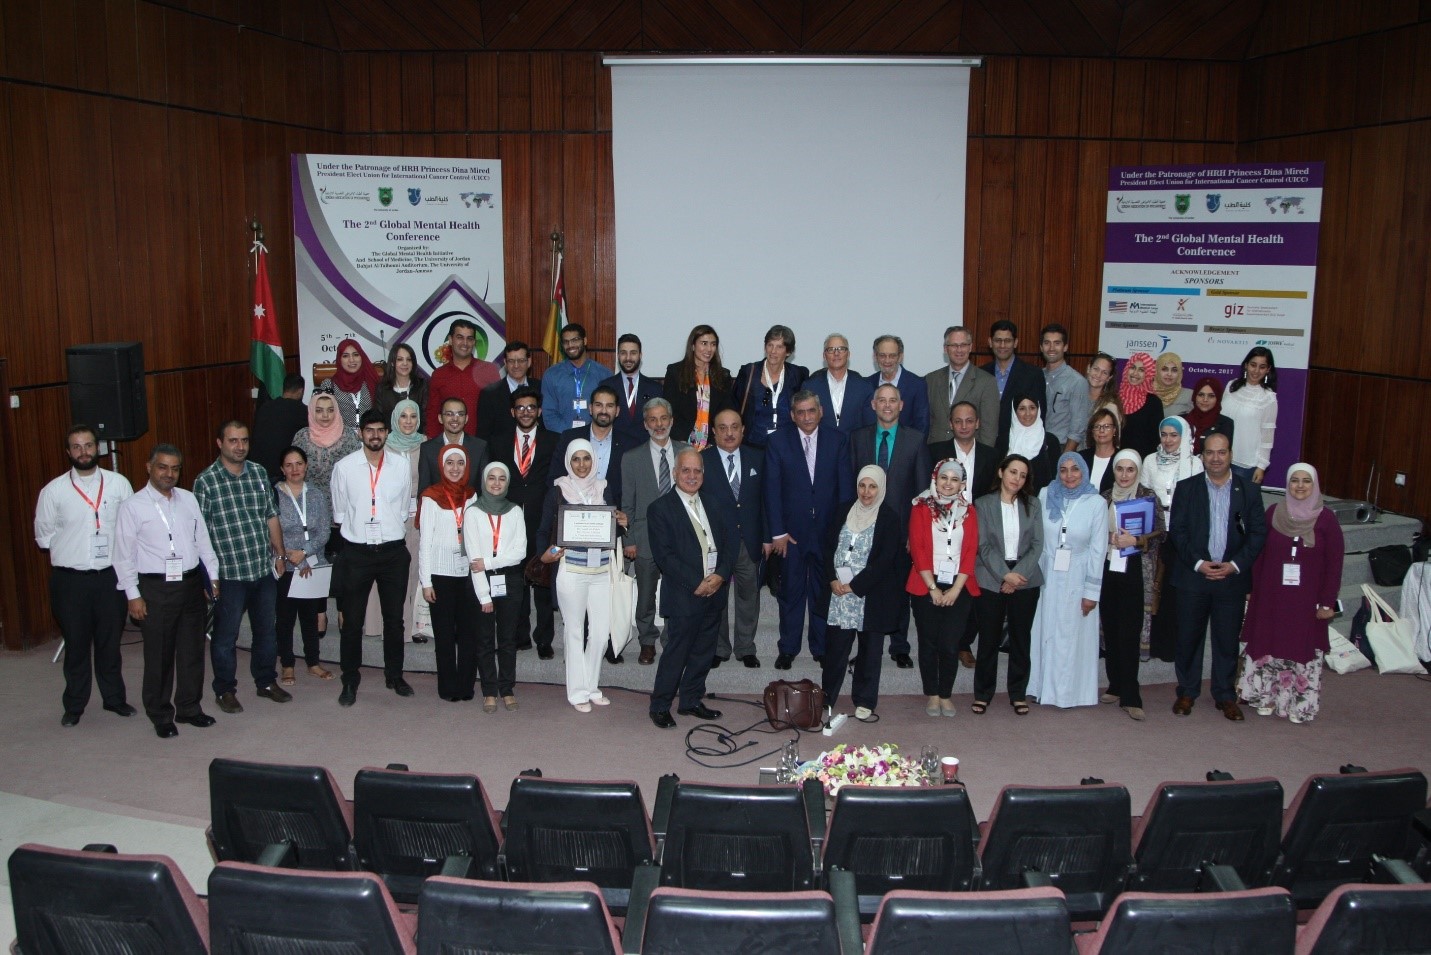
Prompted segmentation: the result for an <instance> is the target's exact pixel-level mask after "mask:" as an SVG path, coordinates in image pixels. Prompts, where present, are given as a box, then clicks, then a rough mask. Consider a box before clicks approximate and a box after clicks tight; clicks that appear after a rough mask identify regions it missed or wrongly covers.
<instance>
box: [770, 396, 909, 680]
mask: <svg viewBox="0 0 1431 955" xmlns="http://www.w3.org/2000/svg"><path fill="white" fill-rule="evenodd" d="M920 387H921V388H922V387H923V382H922V381H921V382H920ZM790 417H791V418H793V419H794V421H795V427H794V428H782V429H781V430H779V431H776V432H775V434H773V435H772V436H771V438H770V444H769V446H768V447H767V448H766V451H765V479H766V487H767V488H769V493H767V494H766V495H765V524H766V530H767V531H768V532H769V533H770V546H771V550H773V551H774V552H775V553H777V554H779V555H780V556H781V557H783V558H784V559H785V573H784V576H783V579H782V581H781V587H780V643H779V646H778V649H779V656H777V657H776V658H775V668H776V669H777V670H788V669H790V664H791V663H792V662H794V659H795V655H796V654H797V653H799V652H800V644H801V643H802V638H803V631H804V629H805V610H806V607H807V605H808V607H809V610H810V655H811V656H813V657H814V658H815V660H816V662H823V661H824V656H825V618H824V617H822V616H819V615H818V614H817V613H816V612H815V607H816V598H817V597H818V596H819V593H820V588H822V587H828V586H829V582H828V581H827V580H826V579H825V554H824V549H825V548H824V539H825V529H826V528H827V527H829V525H830V521H832V520H834V519H835V516H836V515H837V514H838V515H841V516H843V514H844V508H847V507H848V506H849V504H850V502H851V501H853V500H854V499H855V476H854V470H853V468H851V466H850V443H849V440H848V439H847V438H846V437H845V436H844V435H843V434H841V433H840V432H839V431H837V430H836V429H834V428H832V427H830V426H828V425H822V424H821V423H820V417H821V408H820V399H819V398H818V397H817V396H816V395H815V393H814V392H812V391H805V390H802V391H797V392H796V393H795V396H794V397H793V398H791V399H790Z"/></svg>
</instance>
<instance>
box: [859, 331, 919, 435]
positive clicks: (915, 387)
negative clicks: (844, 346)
mask: <svg viewBox="0 0 1431 955" xmlns="http://www.w3.org/2000/svg"><path fill="white" fill-rule="evenodd" d="M874 360H875V364H876V365H877V366H879V371H876V372H875V373H874V374H873V375H870V377H869V379H868V380H869V383H870V385H871V386H873V387H875V388H878V387H879V386H880V385H894V386H895V387H896V388H898V389H899V397H900V398H901V399H902V400H903V401H904V410H903V411H902V412H900V415H899V423H900V424H903V425H908V426H909V427H911V428H913V429H914V430H915V431H918V432H919V433H920V434H925V435H927V434H929V388H928V387H927V386H926V385H925V384H924V379H923V378H922V377H920V376H919V375H916V374H915V373H914V372H912V371H910V370H909V369H907V368H905V367H904V339H902V338H900V337H899V336H898V335H881V336H880V337H879V338H876V339H875V341H874Z"/></svg>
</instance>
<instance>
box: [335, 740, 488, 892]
mask: <svg viewBox="0 0 1431 955" xmlns="http://www.w3.org/2000/svg"><path fill="white" fill-rule="evenodd" d="M499 829H500V824H499V821H498V816H497V813H496V812H495V811H494V810H493V809H492V804H491V802H490V801H489V800H488V798H487V791H486V790H485V789H483V788H482V783H481V782H480V781H479V780H478V779H477V777H476V776H473V775H471V774H467V773H462V774H454V775H446V774H439V773H410V772H394V771H391V770H386V769H374V768H371V767H369V768H366V769H361V770H359V771H358V775H357V776H356V777H355V778H354V780H353V848H354V850H355V851H356V853H357V857H358V868H360V869H363V870H365V871H368V872H373V873H376V874H377V875H379V876H381V877H382V880H383V882H384V883H385V884H386V885H387V887H388V892H389V893H391V894H392V897H393V898H395V899H397V900H398V901H399V902H404V903H416V902H417V898H418V893H419V892H420V891H421V890H422V883H423V880H424V879H426V878H428V877H429V876H434V875H450V876H455V877H458V878H474V879H497V878H500V877H501V875H500V866H499V864H498V853H499V852H500V848H501V846H500V841H499V836H498V831H499Z"/></svg>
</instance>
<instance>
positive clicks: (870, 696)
mask: <svg viewBox="0 0 1431 955" xmlns="http://www.w3.org/2000/svg"><path fill="white" fill-rule="evenodd" d="M856 644H858V646H856ZM851 650H855V675H854V679H852V680H851V681H850V699H851V700H853V701H854V704H855V706H864V707H868V708H869V709H874V708H875V707H877V706H879V674H880V667H881V666H883V664H884V634H882V633H867V632H865V631H863V630H860V631H855V630H847V629H845V628H843V627H828V628H827V629H826V630H825V663H824V666H823V667H822V669H821V672H820V687H821V689H823V690H824V691H825V704H826V705H827V706H830V707H834V705H835V703H836V701H838V700H839V698H840V688H841V687H843V686H844V685H845V671H846V670H848V669H849V664H850V651H851Z"/></svg>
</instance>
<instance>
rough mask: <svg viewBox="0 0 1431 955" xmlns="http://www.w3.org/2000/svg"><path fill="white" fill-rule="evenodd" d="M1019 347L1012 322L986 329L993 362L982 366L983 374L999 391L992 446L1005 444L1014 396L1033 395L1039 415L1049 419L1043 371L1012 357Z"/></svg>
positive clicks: (1011, 418)
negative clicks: (986, 373)
mask: <svg viewBox="0 0 1431 955" xmlns="http://www.w3.org/2000/svg"><path fill="white" fill-rule="evenodd" d="M1018 347H1019V327H1018V326H1017V325H1015V324H1014V323H1013V322H1011V321H1009V320H1008V319H1001V320H999V321H997V322H995V323H994V324H993V325H991V326H989V350H990V351H992V352H993V353H994V360H993V361H991V362H989V363H988V364H987V365H985V366H984V370H985V371H987V372H988V373H989V374H991V375H993V376H994V384H995V385H997V386H998V388H999V433H998V436H997V439H996V440H995V441H994V444H995V445H998V444H999V443H1000V442H1004V443H1005V444H1007V442H1008V439H1009V426H1010V425H1011V424H1012V423H1013V420H1014V397H1015V396H1023V395H1032V396H1033V397H1034V399H1035V400H1037V401H1038V408H1039V413H1040V414H1042V415H1044V416H1045V417H1047V415H1048V398H1047V395H1046V394H1045V391H1044V383H1043V371H1042V370H1040V369H1039V368H1038V367H1036V366H1034V365H1030V364H1029V363H1028V362H1025V361H1020V360H1019V358H1018V356H1017V355H1015V354H1014V353H1015V352H1016V351H1017V350H1018Z"/></svg>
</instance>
